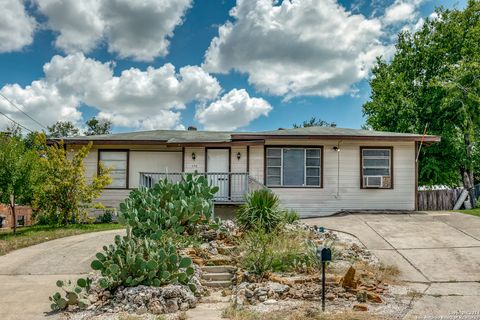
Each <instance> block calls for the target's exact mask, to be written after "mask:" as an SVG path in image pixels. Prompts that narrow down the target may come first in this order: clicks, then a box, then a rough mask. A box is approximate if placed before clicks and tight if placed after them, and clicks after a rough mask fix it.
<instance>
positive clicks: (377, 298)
mask: <svg viewBox="0 0 480 320" xmlns="http://www.w3.org/2000/svg"><path fill="white" fill-rule="evenodd" d="M367 299H368V301H370V302H373V303H382V302H383V300H382V298H381V297H380V295H378V294H377V293H375V292H370V291H368V292H367Z"/></svg>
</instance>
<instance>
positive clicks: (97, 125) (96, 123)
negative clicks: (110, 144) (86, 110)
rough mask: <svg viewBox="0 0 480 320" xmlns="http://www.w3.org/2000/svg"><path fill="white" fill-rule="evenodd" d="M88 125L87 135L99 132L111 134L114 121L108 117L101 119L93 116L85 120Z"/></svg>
mask: <svg viewBox="0 0 480 320" xmlns="http://www.w3.org/2000/svg"><path fill="white" fill-rule="evenodd" d="M85 124H86V125H87V131H86V132H85V135H86V136H94V135H99V134H109V133H110V130H111V129H112V122H111V121H110V120H106V119H100V120H98V119H97V118H95V117H93V118H92V119H90V120H87V122H85Z"/></svg>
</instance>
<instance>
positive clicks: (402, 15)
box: [383, 0, 423, 25]
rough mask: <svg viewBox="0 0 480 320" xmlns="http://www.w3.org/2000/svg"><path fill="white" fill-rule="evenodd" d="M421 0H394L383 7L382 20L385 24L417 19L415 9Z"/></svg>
mask: <svg viewBox="0 0 480 320" xmlns="http://www.w3.org/2000/svg"><path fill="white" fill-rule="evenodd" d="M422 1H423V0H395V2H394V3H392V4H391V5H390V6H389V7H387V8H386V9H385V14H384V16H383V22H384V23H385V24H387V25H388V24H396V23H402V22H408V21H410V22H411V21H414V20H418V13H417V9H418V7H419V6H420V4H421V3H422Z"/></svg>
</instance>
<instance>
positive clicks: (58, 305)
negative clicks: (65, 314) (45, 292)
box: [49, 278, 92, 311]
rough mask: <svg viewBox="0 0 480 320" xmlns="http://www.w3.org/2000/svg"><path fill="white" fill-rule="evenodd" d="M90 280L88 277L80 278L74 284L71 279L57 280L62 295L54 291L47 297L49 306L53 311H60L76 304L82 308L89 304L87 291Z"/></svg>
mask: <svg viewBox="0 0 480 320" xmlns="http://www.w3.org/2000/svg"><path fill="white" fill-rule="evenodd" d="M91 284H92V280H91V279H89V278H85V279H84V278H80V279H78V280H77V282H76V284H73V283H72V281H70V280H68V281H63V280H58V281H57V287H59V288H60V289H62V290H63V293H64V295H63V296H62V294H61V293H60V292H56V293H55V294H54V295H53V296H51V297H49V300H50V301H51V305H50V308H51V309H52V310H53V311H60V310H64V309H66V308H67V307H68V306H78V307H79V308H81V309H84V308H86V307H88V306H89V305H90V301H89V300H88V298H87V297H88V293H89V292H90V285H91Z"/></svg>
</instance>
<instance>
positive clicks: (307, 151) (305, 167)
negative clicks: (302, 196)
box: [266, 148, 322, 187]
mask: <svg viewBox="0 0 480 320" xmlns="http://www.w3.org/2000/svg"><path fill="white" fill-rule="evenodd" d="M266 153H267V158H266V160H267V161H266V177H267V179H266V180H267V181H266V182H267V186H271V187H275V186H285V187H288V186H290V187H305V186H308V187H320V186H321V174H322V172H321V171H322V170H321V163H322V162H321V148H267V150H266Z"/></svg>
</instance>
